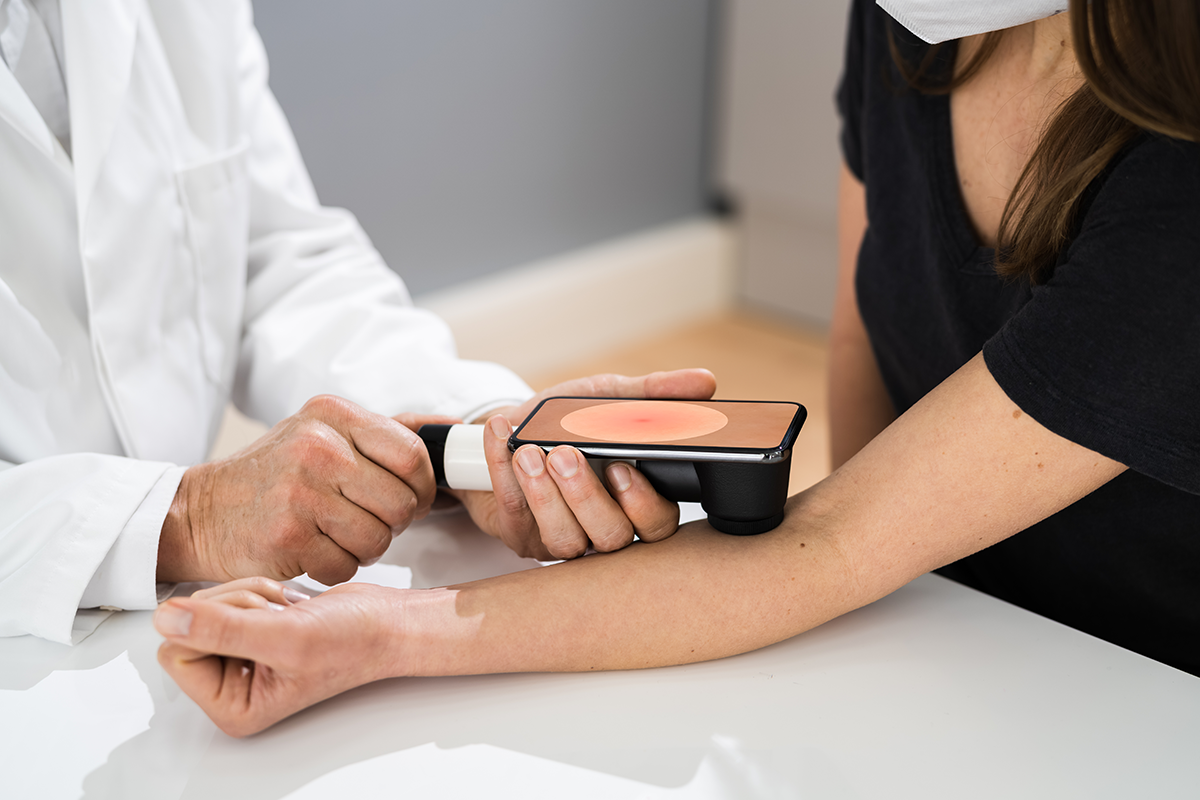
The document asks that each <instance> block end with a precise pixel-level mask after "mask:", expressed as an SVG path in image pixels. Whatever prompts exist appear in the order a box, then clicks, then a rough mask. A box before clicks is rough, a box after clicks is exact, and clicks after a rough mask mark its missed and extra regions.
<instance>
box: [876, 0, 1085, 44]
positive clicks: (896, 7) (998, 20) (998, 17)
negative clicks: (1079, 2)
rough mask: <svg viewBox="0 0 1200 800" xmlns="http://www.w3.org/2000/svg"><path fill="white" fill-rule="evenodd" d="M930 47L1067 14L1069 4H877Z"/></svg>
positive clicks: (948, 0) (1048, 0)
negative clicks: (1065, 12)
mask: <svg viewBox="0 0 1200 800" xmlns="http://www.w3.org/2000/svg"><path fill="white" fill-rule="evenodd" d="M875 1H876V2H877V3H878V4H879V5H880V7H882V8H883V10H884V11H886V12H887V13H889V14H891V15H892V17H893V18H894V19H895V20H896V21H897V22H899V23H900V24H901V25H903V26H904V27H906V28H908V29H909V30H910V31H912V32H913V33H915V34H916V35H917V36H920V37H921V38H922V39H924V40H925V41H927V42H929V43H930V44H937V43H938V42H945V41H948V40H950V39H961V38H962V37H964V36H972V35H974V34H976V33H987V32H988V31H998V30H1000V29H1001V28H1011V27H1013V26H1015V25H1024V24H1025V23H1026V22H1033V21H1034V20H1035V19H1043V18H1045V17H1052V16H1054V15H1055V14H1061V13H1062V12H1064V11H1066V10H1067V5H1068V0H875Z"/></svg>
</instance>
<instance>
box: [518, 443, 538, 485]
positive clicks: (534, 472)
mask: <svg viewBox="0 0 1200 800" xmlns="http://www.w3.org/2000/svg"><path fill="white" fill-rule="evenodd" d="M517 466H519V467H520V468H521V471H522V472H524V473H525V474H526V475H528V476H529V477H531V478H536V477H537V476H538V475H541V474H542V471H543V467H542V458H541V456H539V455H538V454H537V448H536V447H523V448H521V449H520V450H518V451H517Z"/></svg>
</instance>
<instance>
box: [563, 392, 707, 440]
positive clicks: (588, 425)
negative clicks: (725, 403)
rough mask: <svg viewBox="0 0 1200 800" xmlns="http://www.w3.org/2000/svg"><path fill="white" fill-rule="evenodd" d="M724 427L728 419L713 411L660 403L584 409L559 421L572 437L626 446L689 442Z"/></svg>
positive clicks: (601, 406)
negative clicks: (626, 444)
mask: <svg viewBox="0 0 1200 800" xmlns="http://www.w3.org/2000/svg"><path fill="white" fill-rule="evenodd" d="M727 424H729V418H728V417H726V416H725V415H724V414H722V413H721V412H720V411H717V410H716V409H715V408H709V407H708V406H698V405H694V404H692V403H679V402H665V401H661V400H659V401H656V400H634V401H632V402H629V403H606V404H604V405H596V406H588V407H587V408H581V409H579V410H578V411H572V412H571V413H570V414H567V415H566V416H565V417H563V418H562V419H561V420H560V421H559V425H561V426H562V427H563V428H564V429H566V430H567V431H569V432H571V433H573V434H575V435H576V436H586V437H587V438H589V439H599V440H601V441H607V442H629V443H630V444H648V443H651V442H673V441H677V440H679V439H691V438H694V437H696V436H704V435H705V434H708V433H714V432H716V431H719V430H721V428H724V427H725V426H726V425H727Z"/></svg>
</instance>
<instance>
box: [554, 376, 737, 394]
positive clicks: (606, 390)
mask: <svg viewBox="0 0 1200 800" xmlns="http://www.w3.org/2000/svg"><path fill="white" fill-rule="evenodd" d="M716 390H717V379H716V378H715V377H714V376H713V374H712V373H711V372H709V371H708V370H706V369H698V368H697V369H676V370H670V371H666V372H651V373H649V374H647V375H636V376H628V375H615V374H604V375H592V376H590V377H587V378H578V379H576V380H572V381H567V382H566V383H563V384H560V385H558V386H555V387H554V388H553V389H551V390H549V391H551V392H553V393H554V394H556V395H586V396H589V397H646V398H658V399H683V400H704V399H707V398H709V397H712V395H713V392H715V391H716Z"/></svg>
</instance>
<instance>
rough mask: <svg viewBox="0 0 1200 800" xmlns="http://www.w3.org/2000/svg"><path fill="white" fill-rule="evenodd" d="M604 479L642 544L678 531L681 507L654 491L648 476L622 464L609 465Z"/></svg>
mask: <svg viewBox="0 0 1200 800" xmlns="http://www.w3.org/2000/svg"><path fill="white" fill-rule="evenodd" d="M605 479H606V480H607V481H608V486H609V492H610V493H611V495H612V497H613V498H614V499H615V500H616V502H617V503H618V504H620V506H621V511H622V512H623V513H624V514H625V516H626V517H628V518H629V521H630V522H631V523H633V529H634V532H635V533H637V537H638V538H639V539H641V540H642V541H643V542H657V541H659V540H661V539H665V538H667V537H668V536H670V535H671V534H673V533H675V531H676V530H677V529H678V528H679V504H678V503H675V502H672V501H671V500H668V499H667V498H665V497H663V496H662V495H660V494H659V493H658V492H657V491H655V489H654V487H653V486H651V485H650V481H648V480H647V479H646V476H645V475H643V474H642V473H640V472H638V471H637V470H636V469H634V468H633V467H631V466H629V465H628V464H624V463H621V462H617V463H614V464H609V465H608V468H607V469H606V470H605ZM597 549H598V548H597Z"/></svg>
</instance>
